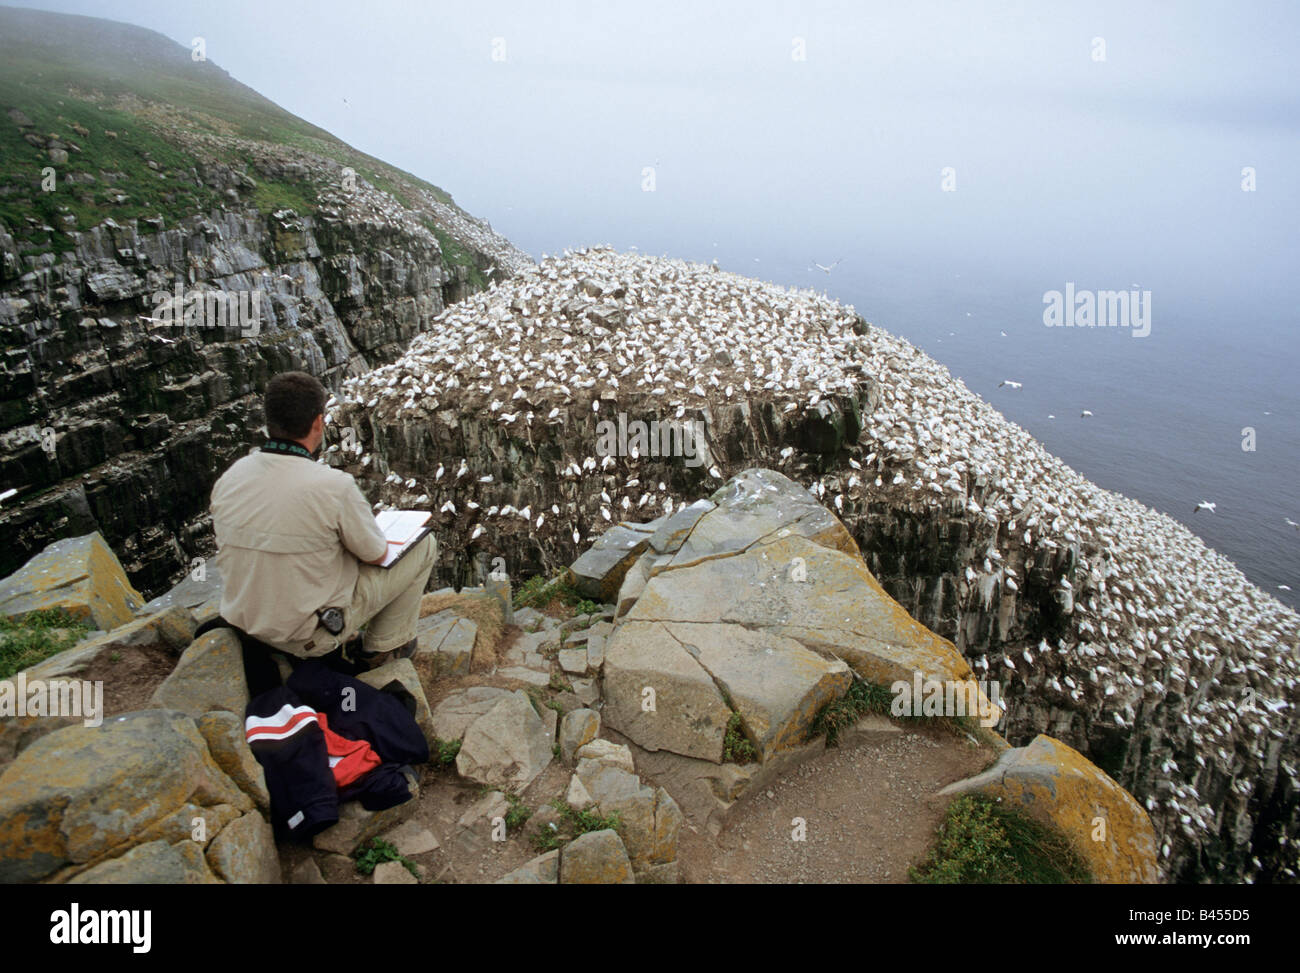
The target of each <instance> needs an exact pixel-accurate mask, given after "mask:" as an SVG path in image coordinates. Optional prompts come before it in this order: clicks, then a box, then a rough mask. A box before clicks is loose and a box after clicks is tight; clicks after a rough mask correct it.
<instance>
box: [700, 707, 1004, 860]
mask: <svg viewBox="0 0 1300 973" xmlns="http://www.w3.org/2000/svg"><path fill="white" fill-rule="evenodd" d="M992 758H993V753H992V751H991V750H989V749H988V748H986V747H981V746H975V745H973V744H970V743H968V742H967V741H965V740H963V739H961V738H959V737H953V736H951V735H947V734H944V733H943V732H936V731H927V730H917V729H912V728H910V727H909V728H906V729H902V730H901V731H899V732H897V733H894V734H891V735H889V736H887V737H886V736H884V735H882V734H871V735H870V736H869V737H866V738H863V739H861V740H859V741H858V742H855V743H847V744H845V745H842V746H840V747H835V748H832V749H829V750H827V751H826V752H825V753H824V754H822V755H820V756H818V757H817V758H815V759H813V760H810V761H808V762H807V763H805V764H803V765H801V766H799V767H797V768H794V769H793V770H791V771H789V772H788V773H787V774H786V775H784V776H783V777H781V778H780V779H778V780H777V781H775V782H773V783H772V784H771V785H770V786H768V787H767V788H765V789H763V790H761V791H759V792H757V793H756V794H754V795H753V797H752V798H751V799H749V800H748V801H746V802H744V803H743V804H741V805H740V806H738V807H736V808H733V809H732V812H731V814H730V817H729V819H728V823H727V825H726V827H725V828H724V829H723V830H722V832H721V833H720V834H718V836H717V837H716V838H715V837H713V836H712V835H710V834H709V832H708V830H707V829H698V830H696V831H692V830H691V829H689V828H685V829H683V832H682V839H681V845H680V850H679V853H678V860H679V861H680V863H681V869H682V873H681V878H682V881H683V882H693V883H726V884H741V883H750V882H756V883H763V884H789V883H835V882H871V883H890V882H907V881H908V874H907V872H908V867H909V866H910V865H914V864H916V863H917V862H918V861H919V860H920V859H921V858H922V857H924V855H925V853H926V851H927V850H928V849H929V847H930V844H931V842H932V840H933V838H934V831H935V828H936V827H937V826H938V824H939V820H940V819H941V818H942V816H943V811H944V808H946V807H947V805H948V799H947V798H939V797H937V796H936V794H935V792H936V791H938V790H939V789H940V788H942V787H943V786H945V785H947V784H949V783H952V782H953V781H956V780H961V779H962V778H965V777H969V776H971V775H972V774H977V773H979V772H980V771H981V770H983V769H984V768H985V766H987V765H988V763H989V762H990V761H991V760H992ZM795 818H802V819H803V820H804V821H805V822H806V835H805V838H804V840H802V841H797V840H794V835H793V832H794V830H795V827H796V825H795V823H793V822H794V819H795Z"/></svg>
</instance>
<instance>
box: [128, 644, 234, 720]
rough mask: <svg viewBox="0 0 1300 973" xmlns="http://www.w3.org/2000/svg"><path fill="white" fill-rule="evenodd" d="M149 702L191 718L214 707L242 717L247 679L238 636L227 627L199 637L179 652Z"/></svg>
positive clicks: (197, 716)
mask: <svg viewBox="0 0 1300 973" xmlns="http://www.w3.org/2000/svg"><path fill="white" fill-rule="evenodd" d="M152 702H153V705H154V706H158V707H161V708H165V709H176V710H180V711H181V712H182V713H186V714H188V715H189V716H192V717H194V718H195V719H198V718H199V717H201V716H202V715H203V714H204V713H207V712H208V711H210V710H216V709H221V710H227V711H228V712H231V713H237V714H239V715H240V716H241V717H242V716H243V714H244V709H245V707H247V705H248V681H247V680H246V678H245V676H244V653H243V648H242V646H241V645H240V642H239V636H238V635H236V634H235V633H234V631H233V630H231V629H228V628H218V629H214V630H213V631H211V632H207V633H206V634H204V635H202V636H200V637H199V638H198V639H197V640H195V642H194V643H193V644H192V645H191V646H190V647H189V648H188V649H186V650H185V652H184V653H183V654H182V655H181V658H180V661H179V662H177V663H176V668H175V669H173V670H172V673H171V675H170V676H168V677H167V678H166V679H165V680H163V683H162V685H161V686H159V687H158V688H157V689H156V690H154V694H153V700H152Z"/></svg>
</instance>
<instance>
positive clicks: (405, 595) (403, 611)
mask: <svg viewBox="0 0 1300 973" xmlns="http://www.w3.org/2000/svg"><path fill="white" fill-rule="evenodd" d="M437 558H438V542H437V541H435V540H434V538H433V535H432V534H429V535H428V536H426V537H425V538H424V540H422V541H420V542H419V543H418V544H416V545H415V546H414V547H412V548H411V549H410V550H409V551H407V552H406V554H405V555H403V556H402V559H401V560H400V561H398V562H397V563H396V564H395V565H393V566H392V567H391V568H381V567H379V566H378V565H377V564H363V565H361V567H360V568H359V569H358V571H357V585H356V587H355V588H354V589H352V603H351V604H350V605H346V606H342V607H343V631H342V632H340V633H339V634H338V635H331V634H330V633H329V631H328V630H326V629H325V627H324V626H322V625H317V626H316V631H314V632H313V633H312V636H311V638H310V639H309V640H308V641H307V643H306V644H305V645H303V646H301V647H298V651H294V649H293V648H289V647H284V649H283V650H284V651H286V652H288V653H289V654H290V655H295V656H298V657H299V658H315V657H318V656H322V655H326V654H328V653H330V652H332V651H334V649H336V648H337V647H338V646H340V645H343V644H344V643H345V642H347V641H349V640H350V639H352V638H354V637H355V636H356V634H357V632H358V631H360V629H361V627H362V626H363V625H364V626H366V633H365V637H364V641H363V646H364V648H365V650H366V651H367V652H391V651H392V650H393V649H396V648H399V647H401V646H403V645H405V644H406V643H407V642H409V641H411V639H413V638H415V625H416V622H418V621H419V618H420V599H421V598H422V597H424V588H425V585H427V584H428V583H429V575H430V574H432V573H433V562H434V561H436V560H437Z"/></svg>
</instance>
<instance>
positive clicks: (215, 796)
mask: <svg viewBox="0 0 1300 973" xmlns="http://www.w3.org/2000/svg"><path fill="white" fill-rule="evenodd" d="M222 804H228V805H230V806H232V807H234V808H236V809H237V810H239V811H241V812H243V811H250V810H252V808H253V802H252V801H251V800H250V799H249V798H248V796H247V795H246V794H244V793H243V792H242V791H240V790H239V788H238V787H236V786H235V784H234V782H233V781H231V780H230V778H229V777H227V776H226V775H225V774H224V773H223V772H222V771H221V768H220V767H218V766H217V764H216V763H215V762H214V761H213V759H212V757H211V755H210V754H209V753H208V747H207V744H206V742H205V741H204V739H203V737H202V735H200V733H199V731H198V728H197V727H196V726H195V725H194V721H193V720H191V719H190V718H188V717H186V716H184V715H183V714H181V713H177V712H167V711H162V710H142V711H140V712H136V713H129V714H127V715H125V716H122V717H117V718H115V719H112V720H109V721H108V722H106V723H104V724H103V725H102V726H98V727H83V726H70V727H65V728H63V729H61V730H57V731H55V732H54V733H50V734H48V735H46V736H43V737H41V738H40V739H39V740H37V741H36V742H35V743H33V744H32V745H31V746H29V747H28V748H27V749H26V750H24V751H23V752H22V753H20V754H19V755H18V756H17V757H16V758H15V759H14V761H13V763H11V764H10V765H9V766H8V767H7V768H6V769H5V771H4V773H3V774H0V882H30V881H36V880H39V879H41V878H44V877H46V876H48V875H52V874H53V873H54V872H56V871H57V870H59V869H62V868H64V867H65V866H69V865H76V866H80V865H93V864H96V863H98V862H99V861H101V860H103V859H105V858H109V857H116V856H117V855H120V854H121V853H122V852H123V851H124V850H126V849H128V848H130V847H131V846H132V845H134V844H137V843H139V842H140V841H141V840H142V835H144V834H145V833H146V832H147V831H148V830H149V829H150V828H151V827H153V826H155V825H157V824H158V823H159V822H162V821H164V820H166V819H168V818H170V817H172V816H174V815H177V813H178V812H180V811H181V810H182V808H185V807H186V806H187V805H196V806H198V807H214V806H217V805H222ZM182 818H183V815H182Z"/></svg>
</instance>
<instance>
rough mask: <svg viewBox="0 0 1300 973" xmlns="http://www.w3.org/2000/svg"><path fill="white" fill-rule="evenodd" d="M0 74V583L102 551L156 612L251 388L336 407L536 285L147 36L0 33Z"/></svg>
mask: <svg viewBox="0 0 1300 973" xmlns="http://www.w3.org/2000/svg"><path fill="white" fill-rule="evenodd" d="M0 65H3V67H0V151H2V152H3V164H2V165H0V346H2V351H3V359H2V360H0V375H2V376H3V377H2V380H0V381H2V390H0V491H2V490H9V489H13V490H16V491H17V493H16V495H14V496H12V497H10V498H7V499H6V500H5V501H4V503H3V507H2V509H0V536H3V538H4V540H5V543H4V544H3V545H0V574H5V573H8V572H10V571H12V570H14V569H15V568H17V567H18V566H19V565H21V564H22V563H23V562H24V561H26V560H27V559H28V558H29V557H31V556H32V555H33V554H35V553H36V552H38V551H39V550H41V549H42V548H43V547H44V546H45V545H46V544H47V543H48V542H50V541H51V540H53V539H56V538H59V537H64V536H69V535H76V534H84V533H86V532H87V531H91V530H98V531H100V532H101V533H102V534H103V536H104V537H105V538H106V539H107V540H108V542H109V543H110V544H111V545H112V547H113V549H114V550H115V551H116V552H117V553H118V555H119V556H120V557H122V559H123V562H124V564H125V565H126V567H127V570H128V572H129V575H130V577H131V579H132V581H133V583H134V584H135V585H136V586H138V587H139V588H141V589H142V590H144V591H145V592H146V593H154V592H156V591H158V590H161V589H162V588H163V587H165V585H166V584H167V583H168V582H169V581H172V580H175V578H176V577H177V576H178V575H179V574H181V573H182V572H183V571H184V569H185V568H186V566H187V565H188V564H189V561H190V559H191V557H193V556H194V555H198V554H202V553H206V552H207V551H208V550H209V549H210V543H209V539H208V538H209V534H210V525H209V524H208V523H207V522H206V519H205V515H206V507H207V500H208V494H209V492H210V490H211V486H212V482H213V480H214V479H215V476H216V475H218V474H219V473H220V471H221V470H223V469H224V468H225V467H226V466H228V465H229V463H230V462H232V461H233V460H234V459H235V458H237V457H238V456H239V455H241V454H242V453H243V452H244V451H246V450H247V448H248V447H249V445H250V444H252V443H255V442H258V441H260V439H259V437H258V432H257V430H258V427H259V426H260V425H261V417H260V415H259V404H260V400H259V392H260V390H261V389H262V388H263V387H264V385H265V382H266V380H267V379H268V378H269V377H270V376H271V375H273V374H275V373H276V372H279V371H283V370H285V369H288V368H301V369H305V370H307V371H310V372H312V373H313V374H316V375H318V376H319V377H320V378H321V379H322V380H323V381H324V382H326V383H327V384H328V385H330V386H337V385H338V384H339V382H340V381H341V380H342V378H343V377H344V376H345V375H349V374H353V375H355V374H360V373H362V372H364V371H365V370H367V369H369V368H371V367H373V366H375V365H378V364H382V363H384V362H387V361H391V360H392V359H394V358H395V357H396V356H397V355H398V354H399V353H400V352H401V351H402V350H403V349H404V348H405V346H406V344H407V342H409V340H410V339H411V338H412V337H413V336H414V335H416V334H418V333H420V332H422V331H424V330H426V329H427V328H428V327H429V325H430V322H431V321H432V320H433V319H434V317H435V316H436V315H437V314H438V313H439V312H441V311H442V310H443V309H444V308H445V307H446V306H447V305H448V304H449V303H452V302H455V301H457V300H461V299H463V298H464V297H465V296H466V295H468V294H470V293H473V292H475V291H477V290H480V289H481V288H482V287H484V286H486V285H487V283H488V282H490V281H495V280H499V279H503V278H505V277H508V276H509V275H511V274H513V273H515V272H517V271H518V270H519V269H520V268H521V267H523V266H526V265H527V264H529V263H530V262H531V261H530V260H529V258H527V257H526V256H525V255H524V254H522V253H521V252H520V251H518V250H516V249H515V248H514V247H513V246H511V245H510V244H509V243H508V242H507V241H506V240H504V239H503V238H502V237H500V236H499V235H497V234H496V233H494V232H493V231H492V229H491V227H490V226H488V225H487V224H486V223H484V222H483V221H481V220H477V219H475V218H474V217H472V216H470V215H469V214H467V213H465V212H464V211H463V210H461V209H460V208H459V207H457V206H456V205H455V203H454V202H453V201H452V199H451V197H450V196H448V195H447V194H446V193H444V192H443V191H442V190H440V189H438V188H437V187H436V186H432V185H430V184H428V183H425V182H423V181H421V180H419V179H416V178H415V177H413V176H410V175H408V174H406V173H403V172H400V171H399V170H395V169H393V168H392V167H390V166H387V165H385V164H383V163H381V162H379V161H378V160H375V159H372V158H370V157H369V156H366V155H364V154H363V153H360V152H357V151H356V150H354V149H352V148H351V147H349V146H347V145H345V144H344V143H342V142H340V141H338V140H337V139H335V138H334V137H333V136H330V135H329V134H328V133H327V132H324V131H322V130H320V129H317V128H315V127H314V126H311V125H309V124H307V123H306V122H303V121H302V120H301V119H298V118H296V117H294V116H292V115H290V114H289V113H287V112H285V111H283V110H282V109H280V108H278V107H277V106H275V105H274V104H272V103H271V102H269V101H267V100H266V99H264V98H262V97H261V96H260V95H258V94H257V93H256V92H253V91H251V90H250V89H248V88H246V87H244V86H243V85H240V84H239V83H238V82H236V81H234V80H233V79H231V78H230V77H229V76H228V75H227V74H226V73H225V72H223V71H221V70H220V69H219V68H218V67H216V66H215V65H214V64H212V63H211V62H209V61H207V60H202V59H200V60H195V59H194V57H193V56H192V52H191V51H189V50H186V49H185V48H182V47H180V46H179V45H177V44H175V43H174V42H172V41H170V40H167V39H166V38H164V37H162V36H161V35H158V34H155V33H153V32H151V31H146V30H142V29H139V28H135V27H129V26H127V25H123V24H115V23H112V22H109V21H101V20H95V19H91V18H85V17H67V16H61V15H54V14H45V13H40V12H36V11H24V10H14V9H8V8H6V9H3V10H0ZM214 295H220V298H218V297H216V296H214ZM164 297H165V298H167V299H169V300H171V299H174V297H180V299H181V302H182V304H181V306H180V307H181V310H182V311H184V312H185V313H182V314H179V315H175V316H173V317H172V318H169V317H168V314H167V310H166V306H165V305H164ZM225 298H229V299H230V300H231V303H232V304H233V306H234V307H235V308H236V310H237V311H242V312H243V316H242V317H240V316H238V314H237V315H236V320H235V325H234V326H227V324H228V323H229V319H227V318H221V319H220V320H219V321H216V322H214V320H213V318H214V317H215V315H214V314H213V313H212V310H211V309H213V308H217V307H221V305H220V304H219V303H218V301H219V300H221V299H225ZM241 302H242V303H241ZM196 305H197V306H198V307H199V313H198V314H197V315H196V314H194V308H195V307H196ZM204 308H207V309H208V310H207V313H206V315H205V314H204V310H203V309H204ZM250 318H251V320H250Z"/></svg>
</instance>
